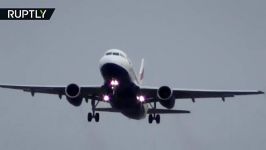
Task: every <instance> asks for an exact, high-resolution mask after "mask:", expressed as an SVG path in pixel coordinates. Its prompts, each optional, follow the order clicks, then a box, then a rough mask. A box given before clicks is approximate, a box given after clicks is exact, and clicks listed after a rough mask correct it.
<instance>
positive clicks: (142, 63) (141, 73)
mask: <svg viewBox="0 0 266 150" xmlns="http://www.w3.org/2000/svg"><path fill="white" fill-rule="evenodd" d="M143 78H144V59H143V58H142V59H141V65H140V69H139V83H140V84H142V82H143Z"/></svg>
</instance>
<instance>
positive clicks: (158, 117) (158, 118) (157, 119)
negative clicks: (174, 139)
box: [155, 115, 161, 124]
mask: <svg viewBox="0 0 266 150" xmlns="http://www.w3.org/2000/svg"><path fill="white" fill-rule="evenodd" d="M155 120H156V123H157V124H159V123H160V120H161V118H160V115H156V117H155Z"/></svg>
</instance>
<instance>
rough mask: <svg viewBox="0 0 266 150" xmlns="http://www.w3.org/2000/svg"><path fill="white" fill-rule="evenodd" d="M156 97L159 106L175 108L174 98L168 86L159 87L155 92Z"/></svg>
mask: <svg viewBox="0 0 266 150" xmlns="http://www.w3.org/2000/svg"><path fill="white" fill-rule="evenodd" d="M157 96H158V98H159V100H160V104H161V105H162V106H164V107H166V108H168V109H171V108H173V107H174V106H175V98H174V96H173V91H172V90H171V88H170V87H168V86H161V87H160V88H159V89H158V91H157Z"/></svg>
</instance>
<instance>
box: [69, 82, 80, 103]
mask: <svg viewBox="0 0 266 150" xmlns="http://www.w3.org/2000/svg"><path fill="white" fill-rule="evenodd" d="M65 94H66V98H67V100H68V102H69V103H70V104H72V105H74V106H80V105H81V103H82V97H81V95H80V87H79V86H78V85H77V84H75V83H71V84H69V85H68V86H67V87H66V88H65Z"/></svg>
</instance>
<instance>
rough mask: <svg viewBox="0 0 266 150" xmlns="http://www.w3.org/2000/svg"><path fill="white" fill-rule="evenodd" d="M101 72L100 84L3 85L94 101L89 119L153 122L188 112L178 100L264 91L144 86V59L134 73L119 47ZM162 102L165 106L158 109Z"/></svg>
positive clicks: (109, 54) (107, 54)
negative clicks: (109, 116)
mask: <svg viewBox="0 0 266 150" xmlns="http://www.w3.org/2000/svg"><path fill="white" fill-rule="evenodd" d="M99 64H100V72H101V75H102V77H103V80H104V82H103V84H102V85H97V86H79V85H77V84H75V83H71V84H69V85H67V86H28V85H26V86H25V85H0V87H2V88H9V89H17V90H23V91H25V92H30V93H31V95H32V96H34V95H35V93H44V94H54V95H58V96H59V98H60V99H62V96H65V97H66V99H67V101H68V102H69V103H70V104H72V105H73V106H76V107H78V106H80V105H81V104H82V101H83V100H85V102H87V103H88V102H89V100H90V102H91V110H92V111H91V112H89V113H88V117H87V119H88V122H91V121H92V120H93V119H94V120H95V122H99V119H100V115H99V112H117V113H122V114H123V115H124V116H126V117H128V118H130V119H135V120H140V119H143V118H145V117H146V116H147V115H149V117H148V122H149V123H150V124H151V123H152V122H153V121H156V123H157V124H159V123H160V114H187V113H190V111H187V110H173V108H174V106H175V100H176V99H191V100H192V102H195V99H196V98H221V99H222V101H225V98H227V97H234V96H237V95H254V94H264V92H263V91H255V90H251V91H240V90H238V91H232V90H226V91H223V90H192V89H172V88H170V87H169V86H165V85H164V86H160V87H146V86H143V85H142V83H143V78H144V59H142V61H141V66H140V70H139V74H138V75H137V74H136V73H135V72H134V69H133V65H132V62H131V60H130V59H129V58H128V56H127V55H126V53H125V52H123V51H122V50H118V49H110V50H107V51H106V52H105V54H104V56H103V57H102V58H101V59H100V63H99ZM100 102H104V103H109V104H110V107H106V108H98V107H97V106H98V104H99V103H100ZM157 103H160V104H161V106H163V107H164V109H158V108H157Z"/></svg>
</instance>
